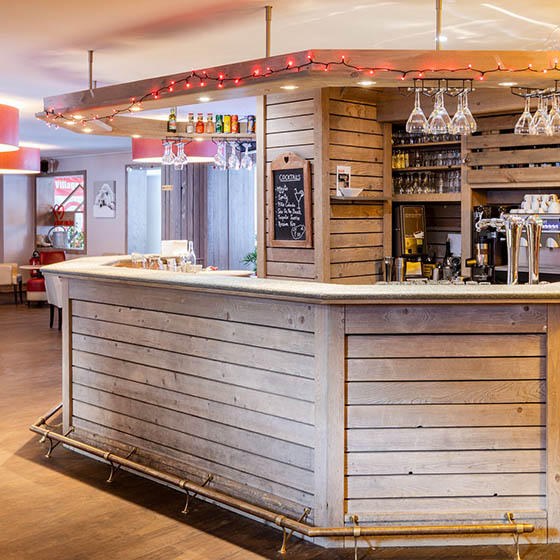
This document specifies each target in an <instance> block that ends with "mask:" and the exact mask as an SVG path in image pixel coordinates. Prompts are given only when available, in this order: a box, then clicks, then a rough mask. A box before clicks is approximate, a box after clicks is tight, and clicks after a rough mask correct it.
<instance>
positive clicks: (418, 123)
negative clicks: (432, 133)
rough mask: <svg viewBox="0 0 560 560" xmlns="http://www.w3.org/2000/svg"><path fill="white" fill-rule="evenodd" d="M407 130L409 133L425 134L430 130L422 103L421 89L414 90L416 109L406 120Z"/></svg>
mask: <svg viewBox="0 0 560 560" xmlns="http://www.w3.org/2000/svg"><path fill="white" fill-rule="evenodd" d="M405 130H406V131H407V132H408V133H409V134H425V133H426V132H427V131H428V120H427V119H426V115H425V114H424V111H422V107H421V105H420V90H419V89H416V90H415V91H414V109H412V112H411V113H410V116H409V117H408V120H407V121H406V126H405Z"/></svg>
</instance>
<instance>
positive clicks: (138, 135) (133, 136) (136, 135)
mask: <svg viewBox="0 0 560 560" xmlns="http://www.w3.org/2000/svg"><path fill="white" fill-rule="evenodd" d="M132 138H142V136H140V134H133V135H132Z"/></svg>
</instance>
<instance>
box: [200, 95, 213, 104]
mask: <svg viewBox="0 0 560 560" xmlns="http://www.w3.org/2000/svg"><path fill="white" fill-rule="evenodd" d="M198 100H199V101H202V103H206V102H207V101H210V98H209V97H206V96H203V97H199V98H198Z"/></svg>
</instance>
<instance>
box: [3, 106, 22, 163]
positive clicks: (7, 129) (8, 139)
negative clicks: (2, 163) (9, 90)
mask: <svg viewBox="0 0 560 560" xmlns="http://www.w3.org/2000/svg"><path fill="white" fill-rule="evenodd" d="M18 147H19V109H17V107H12V106H11V105H0V152H15V151H16V150H17V149H18Z"/></svg>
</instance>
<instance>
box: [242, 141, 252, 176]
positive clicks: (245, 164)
mask: <svg viewBox="0 0 560 560" xmlns="http://www.w3.org/2000/svg"><path fill="white" fill-rule="evenodd" d="M243 147H244V148H245V153H244V154H243V157H242V158H241V169H249V170H250V169H253V158H252V157H251V156H250V155H249V148H250V147H251V144H250V143H249V142H246V143H244V144H243Z"/></svg>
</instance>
